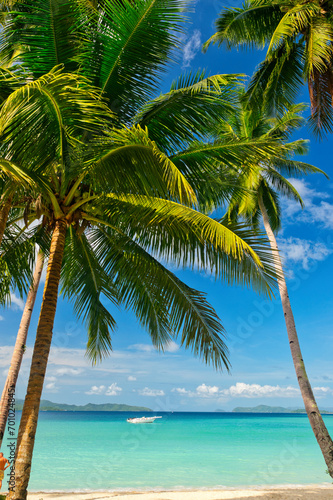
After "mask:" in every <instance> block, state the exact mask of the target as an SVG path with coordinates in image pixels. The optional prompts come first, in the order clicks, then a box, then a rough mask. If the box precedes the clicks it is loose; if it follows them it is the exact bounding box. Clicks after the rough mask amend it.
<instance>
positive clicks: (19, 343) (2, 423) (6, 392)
mask: <svg viewBox="0 0 333 500" xmlns="http://www.w3.org/2000/svg"><path fill="white" fill-rule="evenodd" d="M43 264H44V254H43V253H42V252H39V253H38V256H37V262H36V268H35V272H34V276H33V281H32V285H31V287H30V290H29V293H28V296H27V300H26V303H25V307H24V311H23V314H22V318H21V323H20V327H19V330H18V332H17V337H16V342H15V347H14V352H13V356H12V360H11V363H10V368H9V371H8V375H7V379H6V383H5V387H4V389H3V392H2V396H1V401H0V448H1V445H2V439H3V435H4V432H5V427H6V422H7V417H8V411H9V406H8V404H9V401H10V399H11V398H10V392H12V389H14V390H15V387H16V381H17V377H18V374H19V371H20V368H21V363H22V358H23V354H24V347H25V344H26V341H27V335H28V329H29V325H30V320H31V315H32V311H33V308H34V304H35V300H36V295H37V291H38V287H39V282H40V277H41V275H42V271H43Z"/></svg>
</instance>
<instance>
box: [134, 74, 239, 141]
mask: <svg viewBox="0 0 333 500" xmlns="http://www.w3.org/2000/svg"><path fill="white" fill-rule="evenodd" d="M238 84H239V80H238V75H214V76H211V77H208V78H205V74H204V73H203V72H198V73H196V74H194V75H192V74H191V73H190V74H188V75H182V76H180V77H179V79H178V81H176V82H173V84H172V86H171V89H170V92H168V93H166V94H162V95H160V96H159V97H157V98H156V99H154V100H152V101H148V102H147V103H145V105H144V106H143V107H142V108H141V109H140V110H139V112H138V113H137V115H136V116H135V117H134V123H139V124H140V125H141V127H147V128H148V130H149V136H150V138H151V139H153V140H154V141H156V143H157V144H158V146H159V147H160V148H162V149H163V150H175V149H180V148H181V149H184V148H186V147H187V146H188V145H189V143H190V142H192V141H193V140H194V139H196V138H198V137H201V138H205V137H206V136H207V135H208V136H209V135H211V133H212V130H214V128H215V127H216V124H217V123H220V122H221V120H226V119H227V118H228V117H229V116H230V114H231V112H232V110H233V108H234V106H235V104H236V92H235V90H236V88H237V85H238Z"/></svg>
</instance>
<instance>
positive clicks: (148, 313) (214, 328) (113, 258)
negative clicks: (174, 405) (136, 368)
mask: <svg viewBox="0 0 333 500" xmlns="http://www.w3.org/2000/svg"><path fill="white" fill-rule="evenodd" d="M93 241H94V246H95V247H96V246H98V247H101V248H103V254H104V262H105V266H106V269H107V270H108V272H109V273H111V275H113V276H115V286H116V287H117V289H118V293H119V296H120V297H121V300H122V302H123V304H124V305H125V306H126V307H128V308H130V309H132V310H133V311H134V312H135V314H136V316H137V318H138V320H139V321H140V323H141V324H142V325H143V326H144V327H145V328H146V329H147V330H148V332H149V334H150V336H151V338H152V342H153V344H154V346H155V347H156V348H158V349H161V350H163V349H164V347H165V346H166V345H167V344H168V343H169V342H170V340H171V339H172V338H176V337H177V336H178V335H180V338H181V345H183V346H184V347H185V348H190V349H191V350H192V351H193V352H194V354H195V355H197V356H199V357H201V358H203V360H204V361H205V362H206V363H212V364H213V365H214V366H215V368H217V369H222V368H226V369H227V370H229V362H228V350H227V347H226V345H225V343H224V340H223V338H224V329H223V327H222V325H221V323H220V320H219V318H218V317H217V315H216V313H215V311H214V310H213V308H212V307H211V306H210V305H209V304H208V303H207V301H206V297H205V294H203V293H200V292H198V291H197V290H194V289H193V288H190V287H188V286H186V285H185V284H184V283H183V282H182V281H181V280H179V279H178V278H177V277H176V276H175V275H174V274H173V273H172V272H170V271H169V270H167V269H166V268H165V267H164V266H163V265H162V264H161V263H159V262H158V261H157V260H156V259H155V258H154V257H152V256H151V255H150V254H149V253H148V252H146V251H145V250H144V249H143V248H142V247H140V245H139V244H138V243H137V242H135V241H134V240H132V239H131V238H129V237H128V236H126V235H125V234H121V232H119V231H112V230H110V228H105V227H104V228H103V227H100V228H99V229H95V230H94V231H93Z"/></svg>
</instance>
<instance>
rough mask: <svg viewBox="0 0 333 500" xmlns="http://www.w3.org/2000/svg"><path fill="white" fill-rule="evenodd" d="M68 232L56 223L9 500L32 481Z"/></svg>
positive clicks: (19, 498) (18, 499)
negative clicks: (14, 480)
mask: <svg viewBox="0 0 333 500" xmlns="http://www.w3.org/2000/svg"><path fill="white" fill-rule="evenodd" d="M66 228H67V225H66V221H65V220H64V219H60V220H57V221H56V224H55V229H54V231H53V235H52V241H51V248H50V257H49V262H48V266H47V274H46V282H45V287H44V294H43V302H42V307H41V312H40V316H39V322H38V327H37V335H36V342H35V347H34V352H33V356H32V361H31V369H30V377H29V382H28V388H27V395H26V397H25V401H24V406H23V411H22V416H21V422H20V428H19V433H18V440H17V450H16V462H15V478H16V484H15V491H10V492H9V494H8V495H7V499H11V500H26V498H27V487H28V483H29V479H30V471H31V461H32V454H33V448H34V443H35V435H36V430H37V421H38V411H39V406H40V398H41V395H42V390H43V383H44V378H45V372H46V367H47V361H48V357H49V352H50V347H51V341H52V333H53V323H54V317H55V312H56V308H57V300H58V288H59V281H60V273H61V264H62V259H63V254H64V248H65V237H66Z"/></svg>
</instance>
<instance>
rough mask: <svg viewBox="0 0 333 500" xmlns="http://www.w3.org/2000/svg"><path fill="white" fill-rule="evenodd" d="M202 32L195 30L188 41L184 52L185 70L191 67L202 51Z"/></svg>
mask: <svg viewBox="0 0 333 500" xmlns="http://www.w3.org/2000/svg"><path fill="white" fill-rule="evenodd" d="M201 45H202V42H201V32H200V31H199V30H194V32H193V34H192V36H191V37H190V38H189V39H188V40H187V42H186V44H185V46H184V51H183V68H188V67H189V66H191V62H192V60H193V59H194V58H195V56H196V55H197V53H198V52H199V50H200V49H201Z"/></svg>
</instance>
